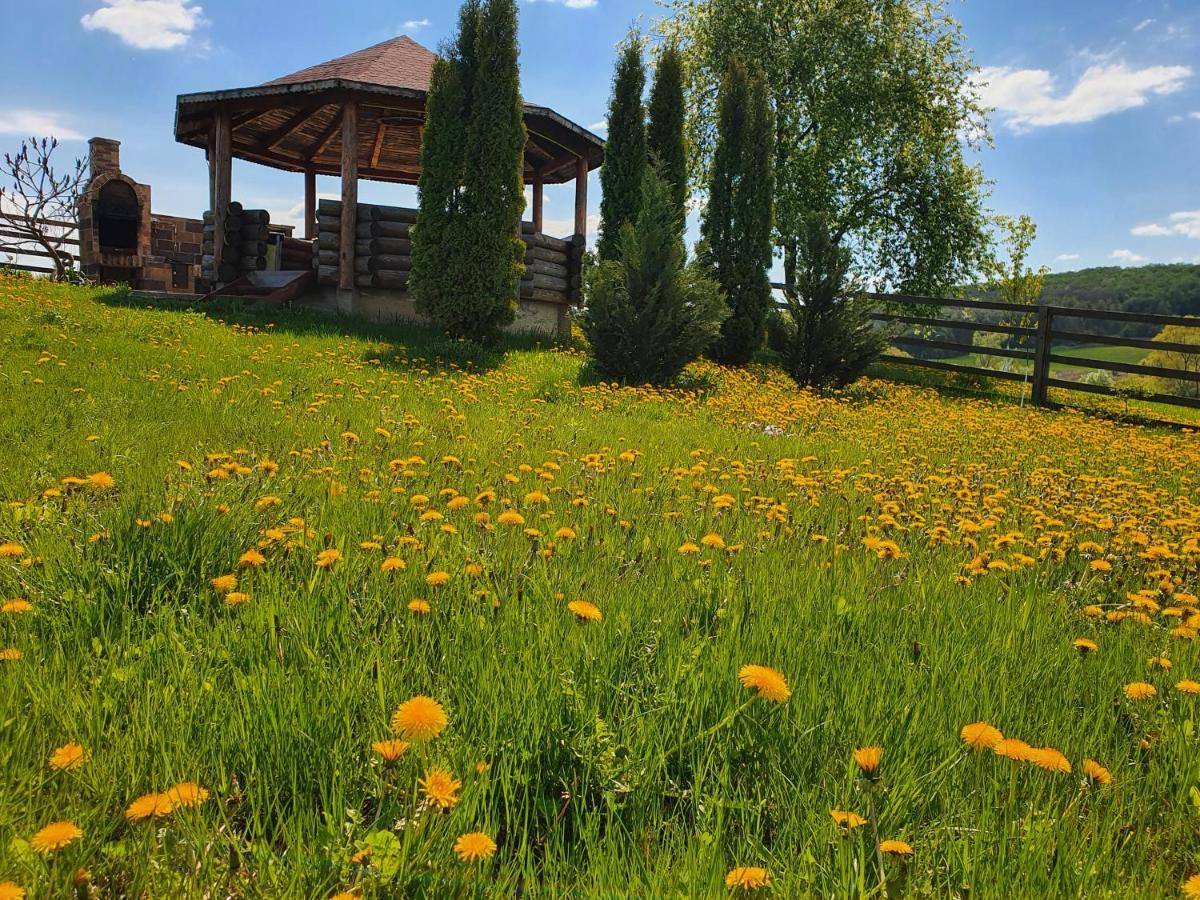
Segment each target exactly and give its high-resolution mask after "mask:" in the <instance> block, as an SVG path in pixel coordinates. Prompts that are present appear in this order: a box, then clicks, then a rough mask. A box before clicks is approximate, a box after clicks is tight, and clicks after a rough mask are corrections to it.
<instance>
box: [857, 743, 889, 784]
mask: <svg viewBox="0 0 1200 900" xmlns="http://www.w3.org/2000/svg"><path fill="white" fill-rule="evenodd" d="M854 762H855V764H856V765H857V766H858V768H859V771H860V772H862V773H863V776H864V777H866V778H869V779H872V780H874V779H876V778H878V777H879V764H880V763H881V762H883V748H882V747H860V748H858V749H857V750H855V751H854Z"/></svg>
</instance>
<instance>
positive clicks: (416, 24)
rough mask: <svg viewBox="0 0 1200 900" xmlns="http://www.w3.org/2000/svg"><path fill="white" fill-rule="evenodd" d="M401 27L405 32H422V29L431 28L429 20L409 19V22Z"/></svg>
mask: <svg viewBox="0 0 1200 900" xmlns="http://www.w3.org/2000/svg"><path fill="white" fill-rule="evenodd" d="M400 27H401V28H402V29H404V30H405V31H420V30H421V29H422V28H428V27H429V20H428V19H409V20H408V21H407V22H405V23H404V24H403V25H402V26H400Z"/></svg>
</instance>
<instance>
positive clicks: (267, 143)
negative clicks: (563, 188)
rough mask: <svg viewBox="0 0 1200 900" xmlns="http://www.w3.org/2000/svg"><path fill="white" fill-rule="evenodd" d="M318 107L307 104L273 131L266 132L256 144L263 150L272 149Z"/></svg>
mask: <svg viewBox="0 0 1200 900" xmlns="http://www.w3.org/2000/svg"><path fill="white" fill-rule="evenodd" d="M320 109H321V107H319V106H307V107H305V108H304V109H302V110H300V111H299V112H297V113H294V114H293V115H291V116H289V117H288V120H287V121H286V122H284V123H283V124H282V125H280V126H279V127H278V128H276V129H275V130H274V131H270V132H268V133H267V134H266V135H265V136H264V137H263V139H262V140H260V141H259V142H258V146H259V147H262V148H263V149H264V150H272V149H274V148H275V145H276V144H278V143H281V142H282V141H284V140H285V139H287V137H288V136H289V135H291V134H294V133H295V131H296V130H297V129H298V128H300V126H302V125H303V124H304V123H305V122H307V121H308V120H309V119H311V118H312V117H313V115H314V114H315V113H317V112H319V111H320Z"/></svg>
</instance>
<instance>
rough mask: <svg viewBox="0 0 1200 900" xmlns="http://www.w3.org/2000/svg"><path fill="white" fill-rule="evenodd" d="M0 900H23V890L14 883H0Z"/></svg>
mask: <svg viewBox="0 0 1200 900" xmlns="http://www.w3.org/2000/svg"><path fill="white" fill-rule="evenodd" d="M0 900H25V888H23V887H21V886H20V885H19V884H17V883H16V882H15V881H0Z"/></svg>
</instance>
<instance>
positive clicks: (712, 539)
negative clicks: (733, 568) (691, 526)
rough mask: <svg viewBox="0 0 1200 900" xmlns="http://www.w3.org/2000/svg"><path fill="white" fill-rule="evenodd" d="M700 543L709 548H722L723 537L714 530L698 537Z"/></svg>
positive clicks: (723, 545) (723, 546)
mask: <svg viewBox="0 0 1200 900" xmlns="http://www.w3.org/2000/svg"><path fill="white" fill-rule="evenodd" d="M700 543H701V544H703V545H704V546H705V547H708V548H709V549H710V550H724V549H725V539H724V538H723V537H721V535H719V534H717V533H716V532H715V531H712V532H709V533H708V534H706V535H705V536H704V537H702V538H700Z"/></svg>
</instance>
